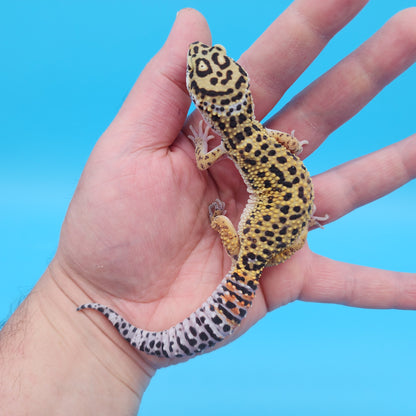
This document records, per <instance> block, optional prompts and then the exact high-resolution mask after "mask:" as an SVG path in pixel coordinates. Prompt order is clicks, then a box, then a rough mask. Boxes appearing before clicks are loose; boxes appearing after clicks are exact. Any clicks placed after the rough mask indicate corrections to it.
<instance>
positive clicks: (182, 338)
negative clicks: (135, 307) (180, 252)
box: [77, 266, 264, 358]
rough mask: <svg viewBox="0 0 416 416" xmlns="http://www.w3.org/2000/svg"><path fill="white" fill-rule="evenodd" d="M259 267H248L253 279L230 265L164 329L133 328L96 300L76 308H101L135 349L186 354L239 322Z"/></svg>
mask: <svg viewBox="0 0 416 416" xmlns="http://www.w3.org/2000/svg"><path fill="white" fill-rule="evenodd" d="M263 268H264V266H262V267H260V268H257V270H253V271H251V273H250V274H252V276H251V277H252V279H253V280H248V279H247V276H246V277H243V276H242V275H241V274H240V270H239V268H238V267H237V268H236V267H234V268H233V269H232V271H231V272H230V273H228V274H227V275H226V276H225V277H224V279H223V280H222V281H221V283H220V284H219V285H218V286H217V288H216V289H215V290H214V292H213V293H212V295H211V296H210V297H209V298H208V299H207V300H206V301H205V302H204V304H203V305H202V306H201V307H200V308H199V309H197V310H196V311H195V312H193V313H192V314H191V315H189V316H188V317H187V318H185V319H184V320H183V321H182V322H179V323H178V324H176V325H175V326H172V327H171V328H169V329H166V330H164V331H159V332H152V331H147V330H145V329H140V328H136V327H135V326H134V325H132V324H130V323H129V322H127V321H126V320H125V319H124V318H123V317H122V316H120V315H119V314H118V313H117V312H114V311H113V310H112V309H110V308H109V307H107V306H104V305H101V304H99V303H87V304H84V305H81V306H80V307H79V308H78V309H77V310H78V311H79V310H83V309H95V310H97V311H98V312H101V313H102V314H103V315H104V316H105V317H106V318H107V319H108V320H109V321H110V322H111V323H112V324H113V326H114V327H115V328H116V329H117V330H118V332H119V333H120V335H121V336H122V337H123V338H124V339H126V340H127V341H128V342H129V343H130V344H131V345H132V346H133V347H134V348H136V349H137V350H139V351H144V352H146V353H147V354H151V355H156V356H159V357H167V358H173V357H183V356H190V355H194V354H197V353H200V352H202V351H204V350H205V349H206V348H211V347H213V346H214V345H216V344H217V343H218V342H221V341H222V340H223V339H224V338H226V337H227V336H229V335H231V334H232V333H233V331H234V330H235V329H236V328H237V327H238V326H239V325H240V322H241V320H242V319H243V318H244V317H245V316H246V313H247V310H248V309H249V308H250V307H251V304H252V301H253V299H254V295H255V291H256V289H257V284H258V279H259V277H260V274H261V272H262V270H263ZM244 274H245V275H246V274H247V272H244Z"/></svg>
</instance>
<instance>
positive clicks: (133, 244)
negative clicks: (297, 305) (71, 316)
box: [54, 1, 416, 367]
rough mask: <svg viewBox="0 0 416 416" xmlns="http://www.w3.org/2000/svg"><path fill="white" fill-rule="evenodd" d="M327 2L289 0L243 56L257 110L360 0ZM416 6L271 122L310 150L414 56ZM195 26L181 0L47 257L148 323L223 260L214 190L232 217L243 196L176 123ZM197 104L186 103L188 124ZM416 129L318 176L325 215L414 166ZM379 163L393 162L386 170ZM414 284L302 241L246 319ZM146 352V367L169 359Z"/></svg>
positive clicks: (395, 298) (397, 302)
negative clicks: (199, 160)
mask: <svg viewBox="0 0 416 416" xmlns="http://www.w3.org/2000/svg"><path fill="white" fill-rule="evenodd" d="M331 3H336V4H330V3H329V2H320V3H319V4H314V5H313V8H312V9H311V4H310V2H309V3H308V4H306V2H304V1H296V2H295V3H293V4H292V6H291V7H290V8H289V9H288V10H287V11H286V12H285V13H284V14H283V15H282V16H280V17H279V18H278V19H277V20H276V21H275V22H274V23H273V24H272V26H271V27H270V28H269V29H268V30H267V31H266V32H265V34H264V35H263V36H262V37H261V38H260V39H259V40H258V41H257V42H256V43H255V44H254V45H253V46H252V47H251V48H250V49H249V50H248V51H247V52H246V53H245V54H244V55H243V56H242V58H241V60H240V62H241V63H242V65H243V66H244V67H245V69H246V70H247V72H248V73H249V75H250V78H251V90H252V93H253V97H254V102H255V104H256V116H257V118H258V119H261V118H262V117H263V116H264V115H265V114H267V112H268V111H269V110H270V109H271V108H272V107H273V106H274V105H275V104H276V102H277V101H278V100H279V98H280V97H281V96H282V95H283V93H284V92H285V91H286V90H287V89H288V88H289V86H290V85H291V84H292V83H293V82H294V81H295V80H296V78H297V77H298V76H299V75H300V74H301V73H302V72H303V70H304V69H305V68H306V67H307V66H308V65H309V64H310V62H312V60H313V59H314V58H315V57H316V56H317V54H319V52H320V50H321V49H322V48H323V47H324V46H325V44H326V43H327V41H328V40H329V39H330V38H331V37H332V36H333V35H334V34H335V33H336V32H337V31H338V30H340V29H341V28H342V27H343V26H344V25H345V24H346V23H347V22H348V21H349V20H350V19H351V18H352V17H353V16H354V14H355V13H356V12H358V10H359V9H360V8H361V7H362V5H363V3H364V2H363V1H355V2H354V4H353V5H352V4H351V2H342V1H338V2H331ZM335 10H336V11H337V13H336V14H335V18H334V11H335ZM411 17H414V12H413V11H405V12H402V13H401V14H400V15H398V16H396V17H395V18H393V19H392V20H391V21H390V22H389V23H387V24H386V26H385V27H384V28H383V29H381V31H380V32H379V33H378V34H376V35H375V36H374V37H373V38H372V39H371V40H369V41H368V42H367V43H365V44H364V45H363V46H362V47H361V48H360V49H358V50H357V51H356V52H355V53H354V54H352V55H351V56H349V57H347V58H346V59H345V60H344V61H343V62H342V63H341V64H339V65H338V66H336V67H334V68H333V69H332V70H331V71H330V72H329V73H327V74H326V75H324V76H323V77H322V78H320V79H319V80H318V81H317V82H316V83H314V84H312V85H311V86H310V87H309V88H308V89H306V90H305V91H304V92H303V93H301V94H300V95H299V96H297V97H295V99H294V100H292V102H290V103H289V104H288V105H287V106H286V107H285V108H284V109H283V110H282V111H281V112H280V113H279V114H278V115H276V116H275V117H274V118H273V119H272V120H271V121H270V123H269V124H268V127H270V128H277V129H279V130H286V131H291V130H293V129H295V130H296V136H297V137H298V139H300V140H303V139H307V140H308V141H309V143H310V144H309V145H308V146H306V147H305V150H304V152H303V154H302V156H303V157H304V156H306V155H308V154H309V153H311V152H312V151H313V150H314V149H316V148H317V147H318V146H319V144H320V143H321V142H322V141H323V140H324V139H325V138H326V137H327V136H328V135H329V134H330V133H331V132H332V131H334V130H335V129H336V128H337V127H339V126H340V125H341V124H342V123H344V122H345V121H346V120H348V119H349V118H350V117H351V116H352V115H354V114H355V113H356V112H357V111H359V109H360V108H361V107H362V106H363V105H365V104H366V103H367V102H368V101H369V100H371V98H372V97H373V96H374V95H375V94H376V93H377V92H378V91H379V90H380V89H381V88H382V87H383V86H384V85H386V84H388V83H389V82H390V81H391V80H392V79H394V78H395V77H396V76H397V75H398V74H400V73H401V72H402V71H403V70H404V69H406V67H407V66H409V65H410V64H411V63H413V61H414V59H415V57H416V46H415V43H416V42H415V40H414V38H415V36H413V37H412V36H411V33H412V31H413V28H412V24H411ZM306 22H307V23H306ZM399 28H400V30H398V29H399ZM277 35H279V36H277ZM276 39H278V41H276ZM194 40H200V41H202V42H205V43H209V41H210V37H209V31H208V27H207V25H206V23H205V21H204V20H203V18H202V17H201V16H200V15H199V14H197V13H196V12H194V11H190V10H186V11H183V12H181V13H180V15H179V17H178V19H177V21H176V23H175V26H174V28H173V30H172V33H171V35H170V37H169V39H168V41H167V43H166V45H165V46H164V48H163V49H162V50H161V52H160V53H159V54H158V55H157V56H156V57H155V58H154V59H153V60H152V61H151V62H150V63H149V65H148V66H147V67H146V69H145V70H144V71H143V74H142V75H141V76H140V78H139V80H138V81H137V83H136V85H135V86H134V88H133V90H132V92H131V94H130V95H129V97H128V99H127V100H126V103H125V104H124V106H123V108H122V109H121V111H120V113H119V115H118V116H117V117H116V119H115V121H114V122H113V123H112V125H111V126H110V127H109V129H108V130H107V131H106V133H105V134H104V135H103V137H102V138H101V139H100V140H99V142H98V143H97V146H96V148H95V149H94V151H93V153H92V155H91V157H90V159H89V161H88V163H87V166H86V168H85V171H84V173H83V175H82V178H81V181H80V184H79V186H78V188H77V191H76V193H75V195H74V198H73V201H72V203H71V206H70V209H69V210H68V214H67V217H66V220H65V223H64V226H63V229H62V236H61V242H60V246H59V249H58V253H57V256H56V260H55V262H54V265H55V266H56V267H59V268H61V269H62V270H65V275H67V276H70V277H71V279H72V280H73V281H74V282H76V284H77V285H78V286H79V287H81V288H82V289H83V291H84V292H85V296H86V297H88V298H90V299H91V300H93V301H99V302H100V303H104V304H106V305H109V306H111V307H112V308H113V309H115V310H117V311H118V312H120V313H121V315H123V316H124V317H125V318H126V319H128V320H129V321H130V322H132V323H134V324H135V325H136V326H139V327H142V328H147V329H152V330H161V329H165V328H168V327H170V326H171V325H173V324H175V323H177V322H178V321H180V320H182V319H183V318H184V317H186V316H187V315H189V314H190V313H191V312H192V311H194V310H195V309H196V308H197V307H198V306H200V304H201V303H202V302H203V301H204V300H205V299H206V298H207V297H208V296H209V295H210V293H211V292H212V290H213V289H214V288H215V287H216V285H217V284H218V282H219V281H220V280H221V279H222V277H223V276H224V275H225V274H226V272H227V271H228V269H229V265H230V261H229V259H228V257H227V256H226V255H225V252H224V249H223V247H222V245H221V243H220V239H219V238H218V235H217V234H216V233H215V232H214V231H213V230H211V228H210V227H209V222H208V214H207V208H208V205H209V203H210V202H212V201H213V200H215V199H216V198H218V197H219V198H220V199H222V200H224V201H225V202H226V205H227V212H228V215H229V217H230V218H231V220H232V221H233V222H234V223H236V222H237V221H238V218H239V215H240V214H241V211H242V209H243V207H244V205H245V203H246V200H247V193H246V190H245V189H246V188H245V186H244V183H243V182H242V180H241V178H240V176H239V174H238V172H237V171H236V170H235V168H234V166H233V165H232V163H231V162H230V161H223V162H221V163H219V164H217V165H216V166H214V167H213V168H211V169H210V170H209V171H208V172H204V173H201V172H199V171H198V170H197V169H196V166H195V160H194V154H193V146H192V143H191V142H190V141H189V140H188V139H187V138H186V134H185V133H187V132H188V130H187V129H185V130H184V131H182V130H181V129H182V126H183V124H184V121H185V117H186V114H187V110H188V106H189V103H190V100H189V97H188V94H187V92H186V88H185V77H184V73H185V66H186V51H187V47H188V44H189V43H191V42H192V41H194ZM390 44H392V45H393V44H394V45H396V46H395V47H394V48H393V47H389V45H390ZM294 45H296V49H294ZM288 50H295V52H296V53H291V54H288ZM385 51H388V52H387V53H385ZM264 62H267V63H268V65H264ZM198 117H199V116H198V114H193V115H192V116H191V117H190V120H189V121H188V124H187V125H188V126H189V123H192V124H194V123H195V122H196V120H197V118H198ZM414 142H415V140H414V138H409V139H407V140H405V141H403V142H400V143H398V144H396V145H393V146H390V147H389V148H387V149H384V150H381V151H379V152H377V153H375V154H373V155H369V156H367V157H365V158H362V159H359V160H356V161H353V162H351V163H349V164H347V165H344V166H340V167H338V168H336V169H335V170H331V171H328V172H326V173H324V174H322V175H319V176H318V177H316V178H314V184H315V191H316V205H317V207H318V212H317V215H323V214H326V213H328V214H329V215H330V221H331V220H335V219H337V218H339V217H340V216H342V215H345V214H346V213H347V212H349V211H351V210H352V209H354V208H356V207H357V206H360V205H362V204H364V203H367V202H369V201H371V200H373V199H375V198H377V197H379V196H381V195H383V194H385V193H388V192H390V191H391V190H393V189H395V188H396V187H398V186H400V185H402V184H403V183H405V182H407V181H408V180H410V179H411V178H413V177H414V176H415V174H416V169H415V168H414V167H412V164H413V165H414V160H415V158H416V145H415V143H414ZM412 161H413V163H412ZM380 165H382V166H388V172H389V174H387V173H386V172H387V169H385V168H384V169H383V170H382V169H380V168H379V166H380ZM383 172H384V174H383ZM391 172H393V173H394V174H392V173H391ZM324 190H325V191H324ZM335 202H336V203H335ZM415 287H416V279H415V276H414V275H413V276H409V278H408V279H400V275H399V274H397V273H393V272H387V271H376V270H369V269H366V268H361V267H358V266H353V265H346V264H342V263H339V262H334V261H332V260H330V259H325V258H322V257H320V256H318V255H316V254H314V253H312V252H311V251H310V250H309V248H308V247H304V248H303V249H302V250H301V251H300V252H298V253H297V254H296V255H295V256H294V257H293V258H292V259H290V260H289V261H288V262H286V263H284V264H283V265H279V267H275V268H269V269H267V270H266V271H265V272H264V274H263V277H262V279H261V288H260V289H259V290H258V291H257V297H256V301H255V303H254V307H253V309H252V310H251V311H250V313H249V314H248V317H247V318H246V320H245V321H244V323H243V325H242V327H241V330H245V329H247V328H248V327H249V326H250V325H252V324H253V323H254V322H256V321H257V320H258V319H260V318H261V317H262V316H263V315H264V314H265V313H267V311H269V310H271V309H274V308H275V307H278V306H280V305H282V304H285V303H287V302H290V301H293V300H295V299H303V300H309V301H322V302H336V303H343V304H349V305H355V306H366V307H399V308H415V307H416V298H415V296H414V293H415ZM412 294H413V296H412ZM86 301H88V299H80V303H83V302H86ZM235 334H236V335H238V334H241V331H237V332H236V333H235ZM146 360H150V362H151V363H152V365H153V366H154V367H159V366H161V365H166V364H167V363H170V362H172V361H168V362H166V361H162V360H161V359H157V358H148V357H146Z"/></svg>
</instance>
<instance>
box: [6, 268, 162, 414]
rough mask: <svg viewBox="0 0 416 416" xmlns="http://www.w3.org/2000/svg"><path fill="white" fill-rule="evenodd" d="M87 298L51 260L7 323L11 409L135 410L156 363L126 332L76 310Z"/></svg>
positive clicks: (50, 411)
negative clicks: (136, 348)
mask: <svg viewBox="0 0 416 416" xmlns="http://www.w3.org/2000/svg"><path fill="white" fill-rule="evenodd" d="M84 300H85V293H84V292H83V291H82V290H81V289H80V288H79V287H78V286H77V285H76V284H75V283H74V281H73V280H72V279H71V278H70V277H69V276H68V275H66V274H65V272H64V271H63V270H62V269H61V268H60V267H59V265H58V264H57V262H56V261H53V262H52V263H51V265H50V266H49V268H48V270H47V271H46V272H45V274H44V275H43V276H42V278H41V279H40V280H39V282H38V283H37V285H36V286H35V288H34V289H33V291H32V292H31V294H30V295H29V296H28V297H27V299H26V300H25V301H24V302H23V303H22V305H21V306H20V307H19V308H18V310H17V311H16V312H15V314H14V315H13V316H12V317H11V319H10V320H9V322H8V323H7V324H6V326H5V328H4V330H3V331H2V334H1V338H0V352H1V354H0V355H1V356H2V361H3V362H2V363H1V366H0V367H2V368H1V369H0V374H1V376H0V379H3V380H5V379H8V378H10V377H16V379H18V383H12V384H8V385H7V386H3V385H1V386H0V391H3V393H0V402H2V403H9V407H10V411H9V414H17V413H19V411H20V412H21V413H24V412H23V410H25V411H27V413H30V414H34V415H36V414H57V413H59V414H86V411H87V410H90V411H92V413H99V414H101V415H105V414H135V413H134V412H135V411H137V408H138V406H139V403H140V399H141V397H142V395H143V392H144V390H145V389H146V387H147V385H148V383H149V381H150V379H151V376H152V375H153V374H154V369H153V368H152V367H151V366H149V365H148V364H147V363H146V362H144V361H143V360H142V359H141V358H140V356H139V355H138V354H136V353H135V351H134V350H133V349H132V348H131V347H130V346H129V345H128V344H127V343H125V341H124V340H123V339H121V337H120V339H119V337H109V336H108V335H107V334H108V331H105V330H103V329H102V327H101V326H100V325H98V324H97V322H95V318H94V317H87V316H86V315H85V314H78V313H77V312H76V307H77V306H78V305H79V304H80V303H82V301H84ZM101 325H102V324H101ZM110 333H111V332H110ZM0 384H1V383H0ZM3 394H4V397H2V395H3ZM7 400H9V402H7ZM68 403H69V404H68ZM7 406H8V405H6V409H8V407H7ZM16 406H19V408H16ZM64 406H65V407H64ZM2 407H3V404H2ZM74 410H77V411H74Z"/></svg>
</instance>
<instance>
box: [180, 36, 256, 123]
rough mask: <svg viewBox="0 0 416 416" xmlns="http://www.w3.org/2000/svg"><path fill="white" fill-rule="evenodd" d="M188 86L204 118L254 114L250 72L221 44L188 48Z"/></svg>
mask: <svg viewBox="0 0 416 416" xmlns="http://www.w3.org/2000/svg"><path fill="white" fill-rule="evenodd" d="M186 86H187V88H188V91H189V94H190V96H191V98H192V101H193V102H194V103H195V105H196V107H197V108H198V109H199V110H200V111H201V112H202V114H203V115H204V116H205V118H207V117H208V118H210V117H209V116H210V115H211V116H212V115H217V116H226V117H230V116H231V115H232V114H237V115H238V114H239V113H241V112H244V113H245V114H248V115H250V114H253V102H252V99H251V93H250V90H249V78H248V75H247V72H246V71H245V70H244V69H243V68H242V66H241V65H239V64H238V63H237V62H235V61H234V60H233V59H232V58H230V57H229V56H227V54H226V50H225V48H224V47H223V46H221V45H214V46H207V45H205V44H203V43H201V42H194V43H191V44H190V45H189V50H188V61H187V71H186Z"/></svg>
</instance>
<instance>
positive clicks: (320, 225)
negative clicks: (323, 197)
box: [309, 204, 329, 229]
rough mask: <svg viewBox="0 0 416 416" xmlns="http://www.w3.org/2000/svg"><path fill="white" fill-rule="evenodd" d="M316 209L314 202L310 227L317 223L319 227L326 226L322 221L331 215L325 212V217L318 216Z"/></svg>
mask: <svg viewBox="0 0 416 416" xmlns="http://www.w3.org/2000/svg"><path fill="white" fill-rule="evenodd" d="M315 211H316V205H315V204H313V206H312V216H311V219H310V221H309V228H310V227H313V226H315V225H316V226H317V227H319V228H321V229H323V228H324V226H323V225H322V224H321V222H323V221H326V220H327V219H328V218H329V215H328V214H325V215H324V216H323V217H318V216H316V215H314V214H315Z"/></svg>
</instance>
